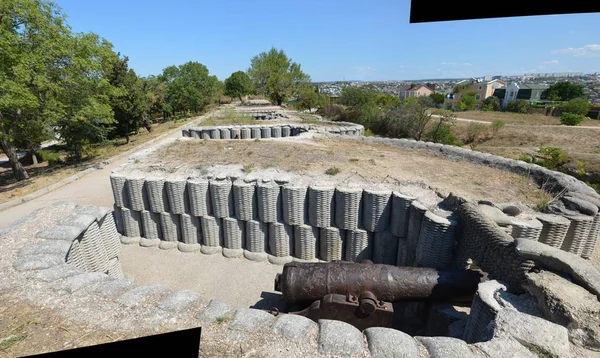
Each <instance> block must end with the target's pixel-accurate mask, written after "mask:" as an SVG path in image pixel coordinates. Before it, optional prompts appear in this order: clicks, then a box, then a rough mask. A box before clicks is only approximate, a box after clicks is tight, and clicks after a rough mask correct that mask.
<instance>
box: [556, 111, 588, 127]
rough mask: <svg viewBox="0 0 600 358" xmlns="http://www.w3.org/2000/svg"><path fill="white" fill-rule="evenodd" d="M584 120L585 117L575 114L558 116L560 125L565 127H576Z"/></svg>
mask: <svg viewBox="0 0 600 358" xmlns="http://www.w3.org/2000/svg"><path fill="white" fill-rule="evenodd" d="M584 120H585V117H584V116H582V115H580V114H575V113H563V114H562V115H561V116H560V123H561V124H564V125H566V126H578V125H580V124H581V122H583V121H584Z"/></svg>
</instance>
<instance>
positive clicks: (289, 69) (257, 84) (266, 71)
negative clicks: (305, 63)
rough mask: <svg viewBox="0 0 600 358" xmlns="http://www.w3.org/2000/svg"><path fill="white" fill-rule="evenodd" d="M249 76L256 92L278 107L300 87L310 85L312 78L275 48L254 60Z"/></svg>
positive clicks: (255, 57) (262, 53)
mask: <svg viewBox="0 0 600 358" xmlns="http://www.w3.org/2000/svg"><path fill="white" fill-rule="evenodd" d="M248 75H249V76H250V79H251V80H252V83H253V84H254V88H255V89H256V92H257V93H259V94H264V95H266V96H267V97H269V98H270V99H271V101H273V102H274V103H276V104H277V105H281V104H282V103H283V102H284V101H285V100H286V99H287V98H289V97H290V96H292V95H294V94H295V93H296V92H297V90H298V88H299V87H301V86H302V85H305V84H307V83H310V76H308V75H307V74H306V73H304V72H302V69H301V68H300V65H299V64H297V63H296V62H293V61H292V59H290V58H288V56H287V55H286V54H285V52H284V51H283V50H279V51H278V50H277V49H275V48H274V47H273V48H271V50H269V52H261V53H260V54H258V55H256V56H254V57H253V58H252V60H251V63H250V68H249V69H248Z"/></svg>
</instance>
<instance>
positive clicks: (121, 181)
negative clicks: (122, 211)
mask: <svg viewBox="0 0 600 358" xmlns="http://www.w3.org/2000/svg"><path fill="white" fill-rule="evenodd" d="M126 182H127V177H126V176H125V175H122V174H117V173H111V174H110V186H111V188H112V192H113V198H114V200H115V205H116V206H118V207H120V208H124V207H128V206H129V200H128V195H127V190H126V189H125V183H126Z"/></svg>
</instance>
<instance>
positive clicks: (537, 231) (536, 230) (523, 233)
mask: <svg viewBox="0 0 600 358" xmlns="http://www.w3.org/2000/svg"><path fill="white" fill-rule="evenodd" d="M511 226H512V233H511V235H512V237H514V238H515V239H527V240H533V241H538V239H539V238H540V235H541V233H542V229H543V227H544V226H543V224H542V223H541V222H540V221H539V220H536V219H533V220H528V221H517V220H513V222H512V225H511Z"/></svg>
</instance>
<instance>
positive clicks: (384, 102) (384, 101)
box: [375, 93, 400, 108]
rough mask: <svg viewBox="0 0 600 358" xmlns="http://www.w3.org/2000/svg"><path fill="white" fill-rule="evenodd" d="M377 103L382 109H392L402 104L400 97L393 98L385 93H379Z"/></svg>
mask: <svg viewBox="0 0 600 358" xmlns="http://www.w3.org/2000/svg"><path fill="white" fill-rule="evenodd" d="M375 103H377V105H378V106H380V107H382V108H391V107H393V106H396V105H398V104H399V103H400V98H398V96H392V95H389V94H385V93H378V94H377V96H376V99H375Z"/></svg>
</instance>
